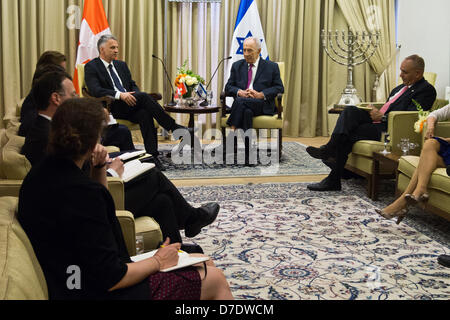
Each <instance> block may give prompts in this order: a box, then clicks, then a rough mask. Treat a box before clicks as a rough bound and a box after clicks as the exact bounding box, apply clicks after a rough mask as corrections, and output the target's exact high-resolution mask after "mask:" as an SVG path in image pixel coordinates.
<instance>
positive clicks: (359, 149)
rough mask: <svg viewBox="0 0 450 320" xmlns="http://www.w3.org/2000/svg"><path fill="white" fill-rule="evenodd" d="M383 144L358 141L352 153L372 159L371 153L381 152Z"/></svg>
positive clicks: (371, 141) (372, 141)
mask: <svg viewBox="0 0 450 320" xmlns="http://www.w3.org/2000/svg"><path fill="white" fill-rule="evenodd" d="M383 149H384V143H383V142H380V141H374V140H360V141H358V142H356V143H355V144H354V145H353V149H352V153H354V154H357V155H361V156H365V157H370V158H372V156H373V153H374V152H377V151H383Z"/></svg>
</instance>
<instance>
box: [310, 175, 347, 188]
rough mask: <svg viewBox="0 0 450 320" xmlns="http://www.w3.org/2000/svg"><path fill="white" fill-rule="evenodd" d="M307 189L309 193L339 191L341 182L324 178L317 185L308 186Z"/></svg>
mask: <svg viewBox="0 0 450 320" xmlns="http://www.w3.org/2000/svg"><path fill="white" fill-rule="evenodd" d="M307 188H308V189H309V190H311V191H341V189H342V187H341V181H340V180H333V179H330V177H326V178H325V179H323V180H322V181H321V182H319V183H313V184H309V185H308V186H307Z"/></svg>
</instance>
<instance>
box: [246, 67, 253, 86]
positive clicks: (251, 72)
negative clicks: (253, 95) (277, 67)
mask: <svg viewBox="0 0 450 320" xmlns="http://www.w3.org/2000/svg"><path fill="white" fill-rule="evenodd" d="M253 67H254V65H253V64H251V65H250V67H249V68H248V82H247V88H246V89H248V88H250V84H251V83H252V79H253Z"/></svg>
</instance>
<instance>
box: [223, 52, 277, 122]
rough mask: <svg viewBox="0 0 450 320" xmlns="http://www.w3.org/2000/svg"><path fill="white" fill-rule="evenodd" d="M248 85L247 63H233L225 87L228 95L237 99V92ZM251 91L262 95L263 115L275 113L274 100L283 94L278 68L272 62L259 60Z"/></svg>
mask: <svg viewBox="0 0 450 320" xmlns="http://www.w3.org/2000/svg"><path fill="white" fill-rule="evenodd" d="M247 83H248V63H247V61H245V59H242V60H239V61H237V62H235V63H233V66H232V67H231V73H230V78H229V79H228V82H227V84H226V86H225V92H226V93H227V94H228V95H232V96H233V97H235V98H236V97H237V94H238V91H239V90H245V89H246V88H247ZM253 89H255V90H256V91H258V92H262V93H264V95H265V97H266V101H265V104H264V108H263V112H264V114H273V113H274V111H275V98H276V96H277V95H278V94H279V93H284V86H283V82H282V81H281V78H280V68H279V67H278V64H276V63H275V62H272V61H267V60H263V59H260V60H259V65H258V70H256V75H255V81H254V83H253Z"/></svg>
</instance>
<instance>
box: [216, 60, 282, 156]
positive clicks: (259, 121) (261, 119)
mask: <svg viewBox="0 0 450 320" xmlns="http://www.w3.org/2000/svg"><path fill="white" fill-rule="evenodd" d="M278 67H279V68H280V78H281V80H282V81H283V83H285V82H284V77H285V65H284V62H278ZM226 98H227V96H226V94H225V92H223V93H222V94H221V96H220V101H221V106H222V117H221V119H220V125H221V128H222V137H223V141H224V146H225V145H226V137H227V136H226V128H227V127H228V125H227V121H228V118H229V115H228V114H227V113H226V109H227V105H226ZM275 105H276V108H277V113H276V114H275V115H273V116H265V115H263V116H257V117H253V128H254V129H255V130H256V131H257V132H258V131H259V130H260V129H266V130H268V131H269V137H271V135H272V134H271V133H272V130H276V131H278V137H277V144H278V145H277V148H278V149H277V150H278V161H280V159H281V155H282V149H283V125H284V109H283V95H282V94H279V95H278V96H277V97H276V99H275ZM224 151H225V149H224Z"/></svg>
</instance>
